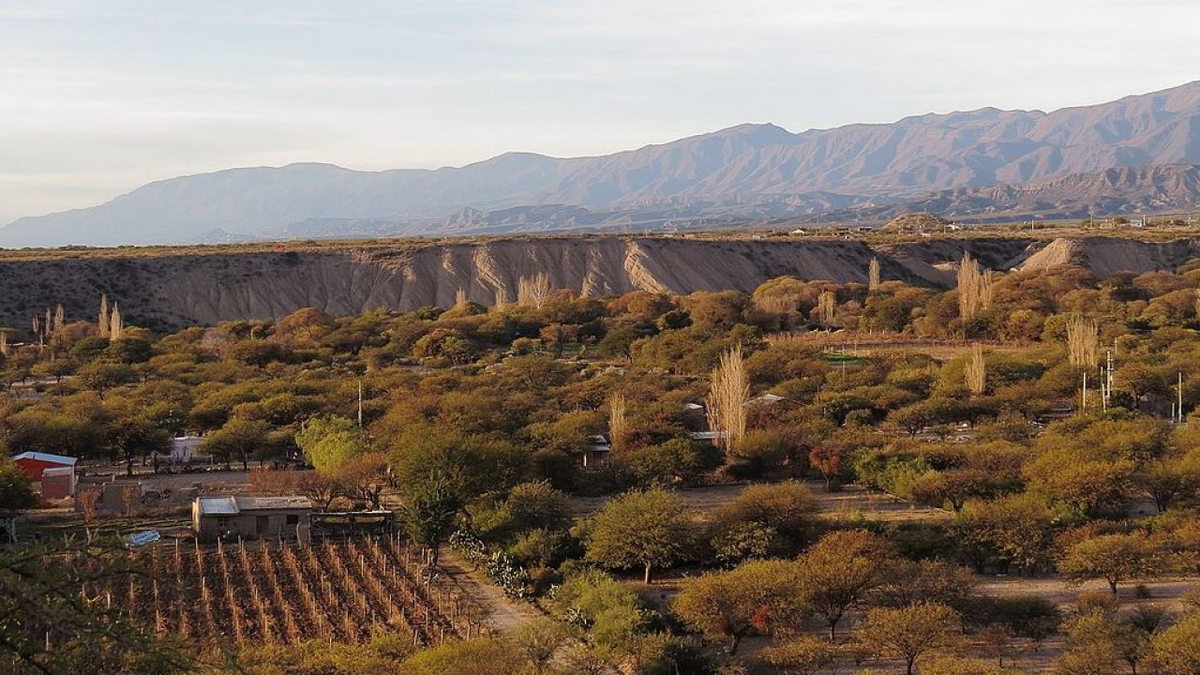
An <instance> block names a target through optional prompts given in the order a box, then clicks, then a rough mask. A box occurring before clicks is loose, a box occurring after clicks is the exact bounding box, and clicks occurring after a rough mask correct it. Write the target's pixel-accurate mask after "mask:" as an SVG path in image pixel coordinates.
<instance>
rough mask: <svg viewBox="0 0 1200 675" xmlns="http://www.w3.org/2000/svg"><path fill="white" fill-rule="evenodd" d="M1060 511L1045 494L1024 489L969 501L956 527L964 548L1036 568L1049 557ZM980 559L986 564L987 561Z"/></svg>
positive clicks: (980, 565) (1003, 560) (980, 563)
mask: <svg viewBox="0 0 1200 675" xmlns="http://www.w3.org/2000/svg"><path fill="white" fill-rule="evenodd" d="M1060 515H1061V514H1060V513H1059V512H1057V511H1056V510H1055V509H1054V508H1053V507H1052V506H1051V505H1050V504H1049V503H1047V502H1046V500H1045V499H1044V498H1042V497H1040V496H1038V495H1035V494H1032V493H1021V494H1016V495H1011V496H1007V497H1001V498H1000V499H996V500H992V501H972V502H968V503H967V504H966V506H964V507H963V509H962V511H960V512H959V513H958V516H957V517H956V519H955V529H956V530H957V531H958V533H959V535H958V536H959V537H960V538H961V539H962V542H963V544H964V547H963V548H964V549H969V548H977V549H979V550H980V551H981V552H985V553H986V554H990V555H992V556H995V557H997V558H999V559H1000V560H1001V561H1002V562H1003V563H1004V564H1005V565H1006V566H1007V565H1019V566H1021V567H1024V568H1035V567H1038V566H1040V565H1041V564H1042V563H1043V562H1045V560H1046V557H1047V555H1048V551H1049V549H1050V545H1051V534H1052V532H1053V530H1054V526H1055V522H1056V521H1057V520H1059V517H1060ZM977 562H978V565H977V566H978V567H980V568H982V566H983V563H984V561H983V560H979V561H977Z"/></svg>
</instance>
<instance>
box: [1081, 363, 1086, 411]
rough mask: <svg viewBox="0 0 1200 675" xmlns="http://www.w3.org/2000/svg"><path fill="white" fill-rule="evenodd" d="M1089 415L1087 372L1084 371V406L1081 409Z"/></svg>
mask: <svg viewBox="0 0 1200 675" xmlns="http://www.w3.org/2000/svg"><path fill="white" fill-rule="evenodd" d="M1080 410H1082V411H1083V412H1084V414H1087V371H1086V370H1085V371H1083V406H1082V407H1081V408H1080Z"/></svg>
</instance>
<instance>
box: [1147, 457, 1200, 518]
mask: <svg viewBox="0 0 1200 675" xmlns="http://www.w3.org/2000/svg"><path fill="white" fill-rule="evenodd" d="M1136 482H1137V483H1138V485H1140V487H1141V488H1142V491H1143V492H1145V493H1146V496H1148V497H1150V499H1151V501H1153V502H1154V506H1155V508H1157V509H1158V510H1159V512H1160V513H1161V512H1163V511H1166V510H1167V508H1168V507H1170V506H1171V505H1172V504H1174V503H1176V502H1178V501H1180V500H1186V499H1191V498H1193V497H1195V496H1196V495H1197V494H1198V493H1200V457H1198V456H1192V455H1188V456H1186V457H1178V458H1164V459H1158V460H1154V461H1153V462H1151V463H1150V464H1149V465H1147V466H1146V468H1145V469H1144V470H1143V471H1142V473H1141V474H1140V475H1139V476H1137V477H1136Z"/></svg>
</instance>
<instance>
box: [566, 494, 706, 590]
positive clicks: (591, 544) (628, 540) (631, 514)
mask: <svg viewBox="0 0 1200 675" xmlns="http://www.w3.org/2000/svg"><path fill="white" fill-rule="evenodd" d="M691 540H692V523H691V520H690V518H689V516H688V512H687V506H686V504H684V502H683V500H682V499H681V498H680V497H679V496H678V495H676V494H674V493H672V492H668V491H666V490H664V489H661V488H651V489H649V490H645V491H635V492H627V493H625V494H623V495H621V496H619V497H617V498H615V499H613V500H612V501H610V502H608V503H607V504H605V505H604V508H602V509H600V511H599V513H597V514H596V515H595V516H594V517H593V521H592V524H591V536H590V538H589V539H588V542H587V559H588V560H591V561H593V562H597V563H600V564H602V565H606V566H608V567H616V568H626V567H633V566H635V565H640V566H641V567H642V568H643V570H644V574H643V577H642V579H643V582H644V583H647V584H649V583H650V580H651V572H652V571H653V569H654V568H656V567H666V566H669V565H672V564H674V563H676V562H678V561H680V560H682V559H683V558H684V557H685V556H686V554H687V552H688V551H689V550H690V548H691Z"/></svg>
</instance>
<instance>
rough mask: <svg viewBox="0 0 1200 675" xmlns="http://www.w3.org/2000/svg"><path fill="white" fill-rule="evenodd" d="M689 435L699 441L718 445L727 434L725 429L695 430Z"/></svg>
mask: <svg viewBox="0 0 1200 675" xmlns="http://www.w3.org/2000/svg"><path fill="white" fill-rule="evenodd" d="M688 437H690V438H691V439H692V440H693V441H696V442H698V443H709V444H711V445H716V444H718V443H720V442H721V441H724V440H725V437H726V434H725V432H724V431H693V432H691V433H690V434H688Z"/></svg>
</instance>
